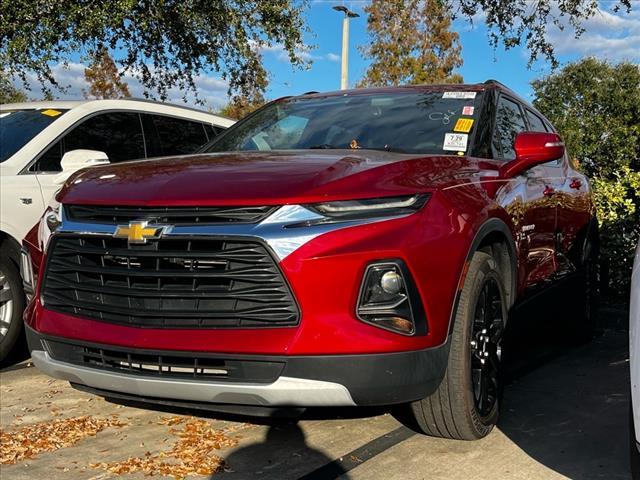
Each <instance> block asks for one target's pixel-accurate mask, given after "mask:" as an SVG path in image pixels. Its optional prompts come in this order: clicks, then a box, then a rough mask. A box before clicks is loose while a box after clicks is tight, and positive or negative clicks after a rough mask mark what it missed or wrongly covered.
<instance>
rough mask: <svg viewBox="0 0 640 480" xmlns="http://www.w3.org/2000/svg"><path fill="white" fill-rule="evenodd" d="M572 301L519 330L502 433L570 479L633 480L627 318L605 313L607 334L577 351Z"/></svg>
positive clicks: (531, 310) (545, 305) (508, 365)
mask: <svg viewBox="0 0 640 480" xmlns="http://www.w3.org/2000/svg"><path fill="white" fill-rule="evenodd" d="M570 293H571V292H570V291H567V290H559V291H558V292H554V293H552V294H550V295H547V296H546V297H545V298H542V299H540V300H539V301H536V302H533V303H532V304H530V305H528V306H527V308H524V309H522V310H521V311H519V312H517V313H516V315H515V317H516V318H514V319H515V320H516V321H515V322H511V325H512V326H511V328H510V330H509V331H508V332H507V334H506V337H505V358H504V364H503V365H504V369H505V383H506V385H507V386H506V392H505V395H504V397H503V402H502V414H501V418H500V421H499V423H498V427H499V429H500V430H501V431H502V432H503V433H504V434H505V435H507V436H508V437H509V438H510V439H511V440H512V441H513V442H514V443H515V444H516V445H518V446H519V447H520V448H521V449H522V450H523V451H524V452H526V453H527V454H528V455H529V456H530V457H531V458H532V459H534V460H535V461H537V462H539V463H541V464H543V465H545V466H546V467H548V468H549V469H551V470H554V471H555V472H558V473H560V474H562V475H565V476H567V477H569V478H572V479H577V480H587V479H596V478H597V479H605V478H606V479H628V478H630V472H629V460H628V458H629V457H628V452H629V430H628V424H629V422H628V419H629V413H628V409H629V369H628V332H627V331H626V330H625V326H626V322H625V321H621V319H623V318H624V316H625V315H627V314H626V313H625V312H624V310H622V311H620V310H618V311H613V310H611V309H601V312H602V315H600V323H601V327H602V328H601V331H600V332H599V334H597V335H596V337H595V338H594V339H593V340H592V341H591V342H590V343H587V344H583V345H577V344H576V342H575V340H574V338H575V336H574V335H573V332H571V331H570V330H567V329H566V328H564V326H565V325H566V322H567V319H568V318H569V316H570V315H574V314H575V312H574V311H573V309H574V307H575V305H572V304H571V302H570V298H571V297H570V296H569V295H570ZM626 318H628V315H627V317H626Z"/></svg>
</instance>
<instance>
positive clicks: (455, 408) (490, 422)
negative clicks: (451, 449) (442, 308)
mask: <svg viewBox="0 0 640 480" xmlns="http://www.w3.org/2000/svg"><path fill="white" fill-rule="evenodd" d="M487 298H489V299H491V300H490V301H489V302H488V303H489V307H490V308H484V309H483V308H482V305H483V302H485V305H486V303H487ZM483 299H484V300H483ZM483 312H484V314H483ZM506 315H507V306H506V295H505V291H504V282H503V281H502V275H501V273H500V271H499V269H498V264H497V263H496V261H495V260H494V259H493V257H492V256H491V255H489V254H487V253H484V252H476V253H475V254H474V255H473V258H472V259H471V262H470V264H469V269H468V272H467V277H466V279H465V282H464V286H463V289H462V292H461V294H460V299H459V302H458V306H457V309H456V314H455V319H454V321H455V323H454V325H453V331H452V333H451V338H450V342H451V345H450V351H449V359H448V364H447V369H446V372H445V375H444V377H443V379H442V382H441V383H440V386H439V387H438V389H437V390H436V391H435V392H434V393H433V394H431V395H430V396H428V397H426V398H424V399H422V400H418V401H416V402H413V403H412V404H410V408H409V409H410V412H409V416H410V420H411V424H412V425H413V426H414V428H415V427H416V426H417V427H418V431H419V432H421V433H424V434H427V435H431V436H434V437H443V438H451V439H458V440H476V439H479V438H482V437H485V436H486V435H488V434H489V432H491V430H492V429H493V427H494V425H495V424H496V422H497V420H498V401H499V397H500V393H501V389H500V383H501V382H500V368H499V365H500V356H501V341H502V336H503V332H504V328H505V324H506V318H507V317H506ZM488 325H490V326H489V328H488V329H487V330H488V333H489V335H483V332H482V327H484V326H488ZM472 342H475V343H472ZM485 354H486V355H487V356H486V357H484V355H485ZM482 360H484V363H481V361H482ZM472 369H473V371H472ZM482 369H486V373H485V372H483V370H482ZM478 372H480V373H482V374H484V377H483V376H482V375H479V373H478ZM479 378H484V379H485V382H486V383H484V384H483V383H482V381H480V382H479V381H478V379H479ZM482 385H484V386H485V390H484V391H483V390H482V388H481V386H482ZM483 392H484V393H485V394H486V397H485V395H483Z"/></svg>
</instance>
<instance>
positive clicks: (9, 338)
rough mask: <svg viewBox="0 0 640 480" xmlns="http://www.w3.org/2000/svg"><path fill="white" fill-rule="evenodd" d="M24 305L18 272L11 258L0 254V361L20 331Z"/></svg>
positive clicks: (10, 348) (14, 342)
mask: <svg viewBox="0 0 640 480" xmlns="http://www.w3.org/2000/svg"><path fill="white" fill-rule="evenodd" d="M24 306H25V299H24V292H23V290H22V279H21V278H20V273H18V269H17V268H16V266H15V265H14V264H13V262H12V261H11V260H9V259H8V258H7V257H6V256H4V255H1V254H0V361H2V360H4V359H5V358H6V356H7V355H8V354H9V352H11V350H12V349H13V347H14V345H15V344H16V341H17V340H18V337H19V336H20V332H22V312H23V310H24Z"/></svg>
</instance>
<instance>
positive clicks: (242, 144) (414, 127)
mask: <svg viewBox="0 0 640 480" xmlns="http://www.w3.org/2000/svg"><path fill="white" fill-rule="evenodd" d="M481 96H482V93H481V92H462V91H456V92H442V91H440V92H416V91H410V92H394V93H376V94H355V95H353V94H352V95H348V94H347V95H344V96H328V97H306V98H305V97H301V98H292V99H290V100H284V101H279V102H277V103H273V104H271V105H268V106H267V107H265V108H264V109H262V110H259V111H258V112H256V113H255V114H254V115H251V116H249V117H248V118H247V119H246V120H244V121H241V122H239V123H237V124H236V125H234V126H232V127H231V128H229V129H228V130H227V131H226V132H225V133H223V134H222V135H221V136H220V137H218V138H217V139H216V140H214V141H213V142H212V143H211V144H210V145H209V146H207V147H206V148H205V149H204V150H205V151H206V152H223V151H247V150H260V151H265V150H298V149H349V148H352V149H358V148H363V149H375V150H386V151H391V152H400V153H411V154H414V153H418V154H447V153H448V154H451V153H455V152H463V153H464V152H466V150H467V148H468V137H469V134H470V133H471V132H472V129H473V127H474V126H475V125H474V122H475V118H476V115H477V114H478V110H479V105H480V102H481Z"/></svg>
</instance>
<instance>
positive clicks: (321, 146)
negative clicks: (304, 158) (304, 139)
mask: <svg viewBox="0 0 640 480" xmlns="http://www.w3.org/2000/svg"><path fill="white" fill-rule="evenodd" d="M330 148H332V149H334V150H335V149H336V148H337V147H335V146H333V145H331V144H330V143H319V144H318V145H311V146H310V147H309V149H310V150H328V149H330Z"/></svg>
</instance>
